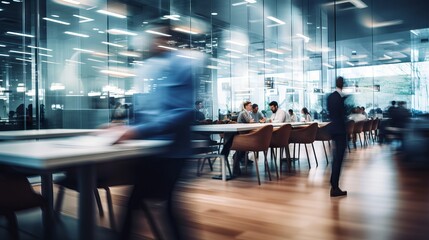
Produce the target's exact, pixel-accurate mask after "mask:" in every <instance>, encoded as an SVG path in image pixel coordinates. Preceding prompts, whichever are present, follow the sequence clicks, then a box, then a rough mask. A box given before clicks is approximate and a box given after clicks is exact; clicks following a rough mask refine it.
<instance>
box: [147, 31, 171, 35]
mask: <svg viewBox="0 0 429 240" xmlns="http://www.w3.org/2000/svg"><path fill="white" fill-rule="evenodd" d="M146 32H147V33H151V34H155V35H160V36H165V37H171V35H170V34H166V33H162V32H158V31H153V30H146Z"/></svg>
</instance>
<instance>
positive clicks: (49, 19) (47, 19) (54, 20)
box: [43, 17, 70, 25]
mask: <svg viewBox="0 0 429 240" xmlns="http://www.w3.org/2000/svg"><path fill="white" fill-rule="evenodd" d="M43 20H46V21H49V22H54V23H59V24H63V25H70V23H68V22H64V21H60V20H56V19H52V18H47V17H44V18H43Z"/></svg>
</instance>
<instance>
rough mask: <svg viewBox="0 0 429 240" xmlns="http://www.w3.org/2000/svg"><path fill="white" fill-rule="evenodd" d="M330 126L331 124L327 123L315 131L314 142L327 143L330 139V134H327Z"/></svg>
mask: <svg viewBox="0 0 429 240" xmlns="http://www.w3.org/2000/svg"><path fill="white" fill-rule="evenodd" d="M330 124H331V123H328V124H326V125H325V126H322V127H319V128H318V129H317V134H316V141H329V140H331V139H332V137H331V134H330V133H329V127H330V126H329V125H330Z"/></svg>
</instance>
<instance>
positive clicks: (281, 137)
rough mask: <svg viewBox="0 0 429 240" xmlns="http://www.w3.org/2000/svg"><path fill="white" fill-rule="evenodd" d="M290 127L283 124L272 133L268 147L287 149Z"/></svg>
mask: <svg viewBox="0 0 429 240" xmlns="http://www.w3.org/2000/svg"><path fill="white" fill-rule="evenodd" d="M291 131H292V125H290V124H285V125H283V126H281V127H280V128H278V129H275V130H274V131H273V134H272V136H271V143H270V147H287V146H288V145H289V137H290V132H291Z"/></svg>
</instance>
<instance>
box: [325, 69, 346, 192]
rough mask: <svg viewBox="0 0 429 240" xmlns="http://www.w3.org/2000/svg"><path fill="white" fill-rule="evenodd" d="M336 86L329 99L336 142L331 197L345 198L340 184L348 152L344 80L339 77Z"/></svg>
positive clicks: (332, 133)
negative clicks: (345, 154)
mask: <svg viewBox="0 0 429 240" xmlns="http://www.w3.org/2000/svg"><path fill="white" fill-rule="evenodd" d="M335 85H336V87H337V89H336V90H335V91H334V92H333V93H331V94H330V95H329V97H328V112H329V118H330V119H331V124H330V129H329V130H330V133H331V136H332V140H333V141H334V142H335V147H334V152H333V155H334V161H333V162H332V173H331V192H330V194H331V197H338V196H345V195H347V191H342V190H341V189H340V188H339V186H338V182H339V180H340V172H341V165H342V164H343V159H344V153H345V150H346V144H347V140H346V122H345V118H346V113H345V107H344V96H343V92H342V89H343V86H344V78H343V77H338V78H337V79H336V82H335Z"/></svg>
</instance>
